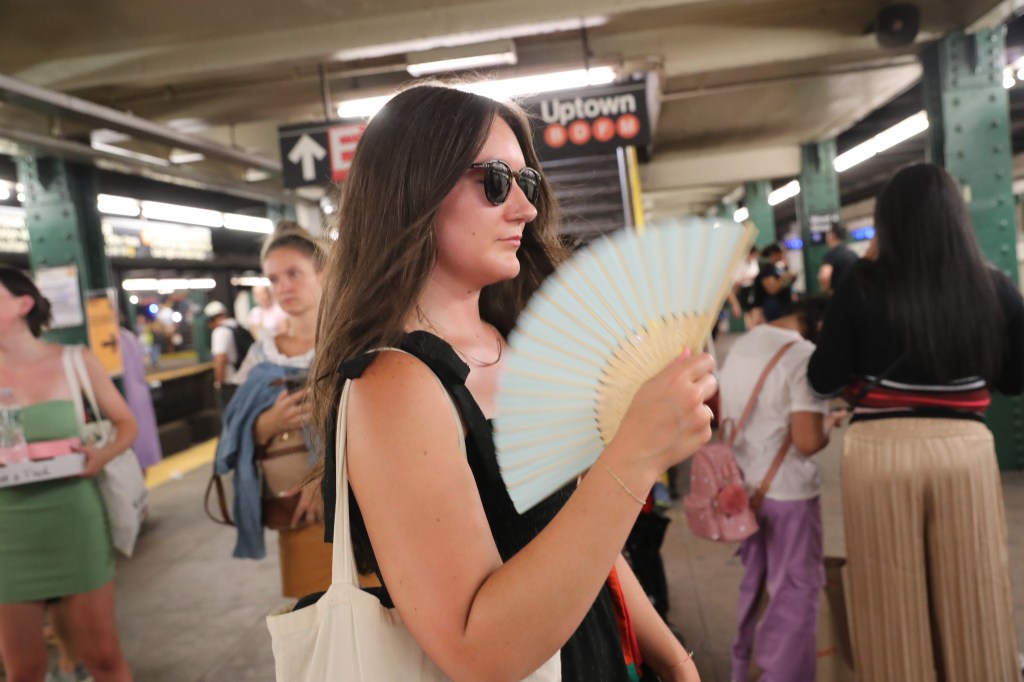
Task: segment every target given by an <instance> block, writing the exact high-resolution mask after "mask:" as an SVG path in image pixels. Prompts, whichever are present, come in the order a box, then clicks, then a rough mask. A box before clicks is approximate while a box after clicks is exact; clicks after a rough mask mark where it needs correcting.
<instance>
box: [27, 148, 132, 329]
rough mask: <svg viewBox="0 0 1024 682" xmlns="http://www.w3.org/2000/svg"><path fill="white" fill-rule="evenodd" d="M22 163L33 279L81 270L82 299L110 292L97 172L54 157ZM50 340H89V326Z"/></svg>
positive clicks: (35, 158)
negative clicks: (63, 269) (49, 271)
mask: <svg viewBox="0 0 1024 682" xmlns="http://www.w3.org/2000/svg"><path fill="white" fill-rule="evenodd" d="M17 164H18V180H19V181H20V182H21V183H22V184H24V186H25V202H24V204H23V205H24V207H25V223H26V225H27V226H28V233H29V254H28V255H29V263H30V264H31V266H32V272H33V274H35V275H36V276H37V277H38V275H39V273H40V270H43V269H46V268H53V267H58V266H64V265H75V266H77V267H78V286H79V289H80V293H81V294H82V296H84V295H85V294H86V292H88V291H90V290H96V289H105V288H107V287H109V286H110V284H111V279H112V278H111V273H110V263H109V261H108V260H107V256H106V253H105V252H104V245H103V234H102V232H101V231H100V216H99V211H97V210H96V169H95V168H93V167H92V166H86V165H82V164H77V163H70V162H68V161H64V160H62V159H54V158H49V157H28V158H25V157H21V158H19V159H18V161H17ZM79 304H80V305H82V301H79ZM83 316H84V313H83ZM46 338H47V339H49V340H51V341H56V342H59V343H83V344H84V343H88V340H89V338H88V332H87V330H86V325H85V323H84V321H83V323H82V324H80V325H77V326H73V327H64V328H60V329H54V330H52V331H49V332H47V333H46Z"/></svg>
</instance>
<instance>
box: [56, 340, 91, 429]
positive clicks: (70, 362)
mask: <svg viewBox="0 0 1024 682" xmlns="http://www.w3.org/2000/svg"><path fill="white" fill-rule="evenodd" d="M75 356H79V357H81V347H80V346H64V349H63V351H62V352H61V361H62V362H63V363H64V378H65V380H66V381H67V382H68V391H69V392H70V393H71V403H72V404H73V405H74V406H75V421H76V422H78V434H79V437H84V436H85V405H84V404H83V403H82V385H81V383H80V382H79V380H78V371H77V368H76V363H75V359H74V358H75ZM90 388H91V387H90Z"/></svg>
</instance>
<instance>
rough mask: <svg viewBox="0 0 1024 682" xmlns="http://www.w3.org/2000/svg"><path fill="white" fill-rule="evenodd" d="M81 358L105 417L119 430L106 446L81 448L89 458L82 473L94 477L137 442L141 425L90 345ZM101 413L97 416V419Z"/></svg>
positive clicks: (83, 350)
mask: <svg viewBox="0 0 1024 682" xmlns="http://www.w3.org/2000/svg"><path fill="white" fill-rule="evenodd" d="M82 358H83V360H84V361H85V371H86V373H87V374H88V375H89V381H90V383H91V384H92V388H93V392H94V393H95V394H96V402H97V403H99V408H100V412H101V413H102V417H105V418H107V419H109V420H110V422H111V424H113V425H114V428H115V429H116V430H117V435H116V436H115V437H114V439H113V440H112V441H110V442H109V443H107V444H106V445H104V446H103V447H94V446H91V445H83V446H82V447H81V452H82V453H84V454H85V457H86V465H85V470H84V471H83V472H82V475H83V476H95V475H96V474H98V473H99V472H100V470H101V469H103V467H104V466H106V464H107V462H109V461H110V460H112V459H114V458H115V457H117V456H118V455H120V454H121V453H122V452H124V451H125V450H127V449H128V447H129V446H131V444H132V443H133V442H135V437H136V436H137V435H138V434H139V427H138V424H137V423H136V422H135V417H134V416H133V415H132V411H131V409H129V407H128V403H126V402H125V400H124V397H123V396H122V395H121V393H120V392H119V391H118V390H117V387H116V386H114V382H113V381H111V380H110V376H109V375H108V374H107V370H106V368H105V367H104V366H103V363H101V362H100V359H99V358H97V357H96V355H95V354H94V353H93V352H92V351H91V350H89V349H88V348H83V349H82ZM100 416H101V415H96V417H97V418H100Z"/></svg>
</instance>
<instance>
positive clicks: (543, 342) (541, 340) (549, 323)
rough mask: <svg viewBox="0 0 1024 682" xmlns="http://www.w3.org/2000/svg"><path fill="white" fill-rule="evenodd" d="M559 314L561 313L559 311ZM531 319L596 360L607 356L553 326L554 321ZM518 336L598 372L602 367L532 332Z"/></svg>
mask: <svg viewBox="0 0 1024 682" xmlns="http://www.w3.org/2000/svg"><path fill="white" fill-rule="evenodd" d="M559 312H561V311H559ZM533 319H535V320H537V321H538V322H539V323H542V324H544V325H546V326H548V327H549V328H551V329H553V330H554V331H555V332H556V333H558V334H560V335H562V336H563V337H565V338H567V339H568V340H570V341H572V342H573V343H575V344H576V345H577V346H579V347H580V348H583V349H585V350H587V351H590V352H591V353H593V354H594V355H595V356H596V357H598V358H603V357H604V356H606V355H607V354H608V351H607V350H603V351H602V350H599V349H597V348H594V347H593V346H592V345H590V344H589V343H587V342H586V341H585V340H583V339H580V338H579V337H577V336H576V335H575V334H572V333H570V332H568V331H566V330H565V329H562V328H559V327H558V326H556V325H555V322H554V320H547V319H541V318H533ZM577 324H579V323H577ZM580 326H581V327H582V325H580ZM583 329H584V330H585V331H587V332H589V331H590V330H589V329H587V328H586V327H583ZM538 331H539V330H538ZM520 336H522V337H523V338H526V339H530V340H531V341H533V342H534V343H536V344H538V345H541V346H545V347H547V348H550V349H552V350H554V351H556V352H558V353H565V354H566V355H568V356H569V357H571V358H573V359H576V360H579V361H580V362H582V363H584V364H587V365H592V366H594V367H597V368H598V370H600V368H601V367H602V366H603V365H601V363H600V362H599V361H597V360H592V359H589V358H585V357H583V356H582V355H579V354H578V353H575V352H573V351H572V350H568V349H566V348H565V347H564V346H559V345H557V344H555V343H554V342H552V341H550V340H548V339H547V338H545V337H543V336H541V335H540V334H535V333H533V330H525V329H524V330H523V331H522V332H520ZM513 353H514V351H513ZM512 357H513V358H515V355H514V354H513V356H512Z"/></svg>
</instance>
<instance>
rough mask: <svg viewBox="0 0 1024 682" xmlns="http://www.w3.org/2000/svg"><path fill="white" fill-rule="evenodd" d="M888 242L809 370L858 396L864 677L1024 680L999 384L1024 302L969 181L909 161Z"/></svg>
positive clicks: (883, 222) (857, 619) (1021, 332)
mask: <svg viewBox="0 0 1024 682" xmlns="http://www.w3.org/2000/svg"><path fill="white" fill-rule="evenodd" d="M875 235H876V236H875V239H876V244H875V248H874V251H875V255H874V257H873V258H872V259H871V260H865V261H861V262H859V263H858V264H857V265H856V266H855V267H854V269H853V271H852V272H851V274H850V275H849V276H847V277H846V279H845V280H844V281H843V282H842V283H841V284H840V285H839V289H838V290H837V291H836V293H835V296H834V297H833V299H832V302H831V303H830V305H829V308H828V311H827V313H826V315H825V321H824V327H823V329H822V333H821V336H820V338H819V340H818V348H817V350H816V351H815V353H814V355H813V357H812V358H811V361H810V365H809V368H808V378H809V379H810V382H811V386H812V387H813V388H814V390H815V391H816V392H818V393H819V394H822V395H838V394H839V393H840V392H843V391H845V392H846V395H847V397H848V398H849V397H854V401H855V402H856V404H857V407H856V410H855V412H854V416H853V423H852V425H851V426H850V429H849V431H848V432H847V434H846V441H845V443H844V451H843V479H842V488H843V514H844V520H845V525H846V544H847V553H848V555H849V564H848V566H849V572H850V589H851V600H852V605H853V626H854V632H853V644H854V657H855V662H856V665H855V667H856V669H857V674H858V677H860V678H861V679H865V680H872V682H885V681H886V680H893V681H896V680H900V681H902V680H935V679H940V680H986V681H991V682H1004V681H1006V682H1009V681H1016V680H1018V679H1019V672H1018V669H1017V661H1016V659H1017V656H1016V638H1015V635H1014V624H1013V607H1012V598H1011V594H1010V573H1009V560H1008V556H1007V534H1006V519H1005V512H1004V509H1003V501H1002V493H1001V488H1000V485H999V471H998V468H997V465H996V457H995V449H994V445H993V440H992V434H991V432H990V431H989V430H988V428H987V427H986V426H985V422H984V414H985V410H986V409H987V408H988V405H989V402H990V397H989V391H990V390H996V391H1000V392H1003V393H1008V394H1018V393H1020V392H1021V391H1022V390H1024V354H1022V351H1024V302H1022V301H1021V296H1020V293H1019V292H1018V291H1017V289H1016V287H1015V286H1014V285H1013V283H1012V282H1011V281H1010V280H1009V279H1008V278H1007V277H1005V276H1004V275H1003V274H1002V273H1000V272H998V271H997V270H995V269H994V268H992V267H991V266H990V265H989V264H988V263H986V262H985V259H984V258H983V256H982V254H981V251H980V249H979V248H978V244H977V242H976V241H975V238H974V234H973V232H972V227H971V220H970V215H969V213H968V209H967V205H966V204H965V202H964V200H963V197H962V195H961V192H960V190H959V188H958V187H957V185H956V183H955V182H954V181H953V179H952V178H951V177H950V176H949V174H948V173H946V172H945V171H944V170H942V169H941V168H939V167H938V166H935V165H933V164H918V165H915V166H910V167H908V168H905V169H903V170H901V171H900V172H899V173H897V174H896V175H895V176H894V177H893V178H892V180H890V181H889V183H888V184H887V185H886V187H885V189H884V190H883V191H882V193H881V195H880V196H879V199H878V203H877V205H876V207H875Z"/></svg>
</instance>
